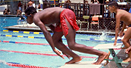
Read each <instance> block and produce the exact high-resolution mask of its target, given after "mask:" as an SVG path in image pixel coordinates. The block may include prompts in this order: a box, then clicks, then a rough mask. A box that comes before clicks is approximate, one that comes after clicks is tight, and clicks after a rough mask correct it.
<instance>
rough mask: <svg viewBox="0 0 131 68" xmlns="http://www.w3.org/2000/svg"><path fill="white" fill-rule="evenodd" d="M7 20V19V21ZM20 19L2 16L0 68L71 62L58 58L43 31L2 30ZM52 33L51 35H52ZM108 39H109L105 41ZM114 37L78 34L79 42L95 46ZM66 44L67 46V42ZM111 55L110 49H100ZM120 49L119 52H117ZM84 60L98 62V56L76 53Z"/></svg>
mask: <svg viewBox="0 0 131 68" xmlns="http://www.w3.org/2000/svg"><path fill="white" fill-rule="evenodd" d="M4 19H5V20H4ZM17 20H18V17H0V25H1V27H0V60H2V61H0V62H3V63H0V68H17V67H22V66H25V67H31V66H32V67H35V68H40V67H43V68H44V67H45V68H46V67H51V68H58V67H60V66H62V65H64V63H65V62H67V61H69V59H68V58H66V57H65V59H62V58H60V57H58V56H57V55H56V54H55V53H54V52H53V51H52V49H51V47H50V46H49V44H48V43H47V41H46V40H45V38H44V36H43V34H42V33H41V32H40V33H38V32H27V31H8V30H5V29H4V28H3V27H5V26H11V25H16V24H17ZM51 34H52V33H51ZM105 37H106V38H105ZM113 37H114V36H101V35H91V34H77V35H76V42H77V43H80V44H85V45H87V46H90V47H94V46H96V45H97V44H103V43H104V44H106V43H113V42H114V41H113V40H112V38H113ZM62 39H63V42H64V43H65V44H66V45H67V43H66V39H65V38H64V37H63V38H62ZM119 42H120V41H119ZM101 51H104V52H108V50H101ZM118 51H119V50H116V52H118ZM74 52H75V53H77V54H78V55H80V56H81V57H83V59H82V61H92V60H95V58H96V57H97V56H95V55H90V54H84V53H80V52H76V51H74Z"/></svg>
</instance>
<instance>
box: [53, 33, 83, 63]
mask: <svg viewBox="0 0 131 68" xmlns="http://www.w3.org/2000/svg"><path fill="white" fill-rule="evenodd" d="M62 36H63V33H62V32H55V33H54V34H53V36H52V38H53V42H54V44H55V47H57V48H58V49H59V50H61V51H62V52H63V53H64V54H65V55H66V56H67V57H68V58H69V56H71V57H73V59H72V60H70V61H69V62H70V64H71V63H75V62H79V61H81V60H82V59H81V57H79V56H78V55H77V54H75V53H74V52H72V51H71V50H70V49H68V48H67V47H66V46H65V45H64V44H63V43H62V40H61V38H62ZM67 64H69V63H68V62H67Z"/></svg>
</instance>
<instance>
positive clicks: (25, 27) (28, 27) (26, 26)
mask: <svg viewBox="0 0 131 68" xmlns="http://www.w3.org/2000/svg"><path fill="white" fill-rule="evenodd" d="M4 28H5V29H8V30H19V31H39V32H41V30H40V28H39V27H38V26H36V25H35V24H22V25H14V26H8V27H4ZM47 30H48V31H51V30H50V29H49V28H48V27H47ZM103 32H105V33H106V34H109V35H115V32H114V31H106V30H78V31H77V33H82V34H102V33H103Z"/></svg>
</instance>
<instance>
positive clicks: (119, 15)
mask: <svg viewBox="0 0 131 68" xmlns="http://www.w3.org/2000/svg"><path fill="white" fill-rule="evenodd" d="M108 5H109V11H110V12H111V13H113V12H114V13H116V27H115V41H114V45H116V43H117V36H118V32H119V28H120V21H123V28H122V30H121V31H120V33H119V36H122V35H123V31H124V29H125V28H126V25H127V26H128V29H127V31H126V33H125V35H124V38H123V39H122V40H121V41H122V42H123V44H124V45H125V47H124V48H128V47H130V43H129V39H130V37H131V14H130V13H129V12H127V11H125V10H122V9H118V4H117V2H115V1H113V2H110V3H109V4H108ZM128 56H129V57H128V58H127V59H125V60H124V62H128V61H131V52H129V53H128Z"/></svg>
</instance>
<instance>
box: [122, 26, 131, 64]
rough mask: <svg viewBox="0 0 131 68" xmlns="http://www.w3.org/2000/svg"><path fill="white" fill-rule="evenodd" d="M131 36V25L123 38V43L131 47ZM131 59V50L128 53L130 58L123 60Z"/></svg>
mask: <svg viewBox="0 0 131 68" xmlns="http://www.w3.org/2000/svg"><path fill="white" fill-rule="evenodd" d="M130 37H131V27H129V28H128V29H127V31H126V33H125V35H124V38H123V40H122V42H123V44H124V45H125V47H127V48H128V47H130V43H129V39H130ZM129 61H131V52H129V53H128V58H127V59H125V60H124V61H123V62H129Z"/></svg>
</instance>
